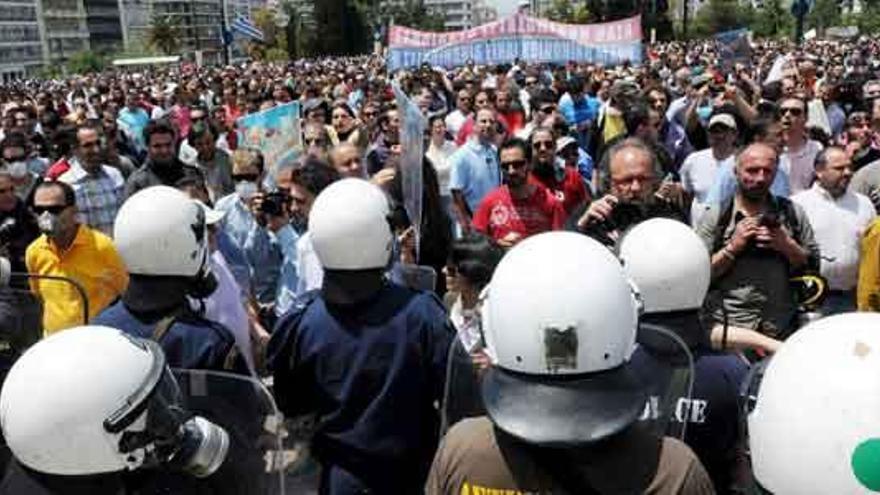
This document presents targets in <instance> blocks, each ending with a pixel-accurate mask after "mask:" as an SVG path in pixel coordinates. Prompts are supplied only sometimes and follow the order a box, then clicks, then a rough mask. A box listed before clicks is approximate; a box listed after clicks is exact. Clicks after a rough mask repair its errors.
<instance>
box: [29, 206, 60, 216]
mask: <svg viewBox="0 0 880 495" xmlns="http://www.w3.org/2000/svg"><path fill="white" fill-rule="evenodd" d="M67 208H69V206H68V205H48V206H37V205H34V206H33V207H32V208H31V210H33V212H34V214H36V215H38V216H39V215H42V214H43V213H45V212H47V211H48V212H49V213H51V214H53V215H58V214H60V213H61V212H63V211H64V210H66V209H67Z"/></svg>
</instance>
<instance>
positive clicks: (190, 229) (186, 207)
mask: <svg viewBox="0 0 880 495" xmlns="http://www.w3.org/2000/svg"><path fill="white" fill-rule="evenodd" d="M113 235H114V239H113V240H114V243H115V244H116V249H117V250H118V251H119V255H120V256H121V257H122V260H123V261H124V262H125V265H126V267H128V271H129V273H131V274H134V275H151V276H179V277H195V276H197V275H198V274H199V273H200V271H202V270H204V269H205V266H206V264H207V260H208V254H209V253H208V235H207V230H206V226H205V213H204V211H203V210H202V209H201V208H200V207H199V206H198V204H197V203H196V202H195V201H193V200H192V199H190V198H189V197H188V196H187V195H186V194H184V193H183V192H182V191H179V190H177V189H174V188H173V187H168V186H153V187H148V188H146V189H143V190H141V191H138V192H137V193H135V194H134V195H132V196H131V197H130V198H128V200H126V201H125V203H123V205H122V207H121V208H120V209H119V214H118V215H117V216H116V224H115V225H114V229H113Z"/></svg>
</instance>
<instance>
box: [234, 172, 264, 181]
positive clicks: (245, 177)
mask: <svg viewBox="0 0 880 495" xmlns="http://www.w3.org/2000/svg"><path fill="white" fill-rule="evenodd" d="M258 177H259V174H232V181H233V182H243V181H247V182H256V181H257V178H258Z"/></svg>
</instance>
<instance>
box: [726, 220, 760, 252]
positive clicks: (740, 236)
mask: <svg viewBox="0 0 880 495" xmlns="http://www.w3.org/2000/svg"><path fill="white" fill-rule="evenodd" d="M759 221H760V220H759V218H758V217H748V218H745V219H743V220H741V221H740V222H739V223H737V224H736V229H734V231H733V237H731V238H730V242H728V243H727V249H728V250H729V251H731V253H733V254H739V253H741V252H743V251H744V250H745V249H746V248H747V247H748V245H749V243H750V242H752V239H754V238H755V237H756V236H757V235H758V228H759V227H760V225H759Z"/></svg>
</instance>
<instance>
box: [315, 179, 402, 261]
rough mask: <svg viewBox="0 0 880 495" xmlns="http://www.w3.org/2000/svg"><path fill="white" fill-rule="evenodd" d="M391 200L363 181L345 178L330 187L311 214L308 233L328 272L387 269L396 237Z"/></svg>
mask: <svg viewBox="0 0 880 495" xmlns="http://www.w3.org/2000/svg"><path fill="white" fill-rule="evenodd" d="M389 211H390V209H389V206H388V199H387V198H386V197H385V194H384V193H383V192H382V190H381V189H379V187H377V186H375V185H373V184H371V183H370V182H368V181H365V180H362V179H342V180H340V181H336V182H334V183H333V184H330V185H329V186H327V187H326V188H325V189H324V190H323V191H321V193H320V194H318V197H317V198H315V203H314V204H313V205H312V209H311V211H310V212H309V234H310V235H311V237H312V244H313V245H314V247H315V254H316V255H317V256H318V259H319V260H320V261H321V265H322V266H323V267H324V269H325V270H352V271H353V270H368V269H378V268H384V267H385V266H386V265H387V264H388V261H389V259H390V257H391V248H392V241H393V235H392V232H391V226H390V225H389V223H388V213H389Z"/></svg>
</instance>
